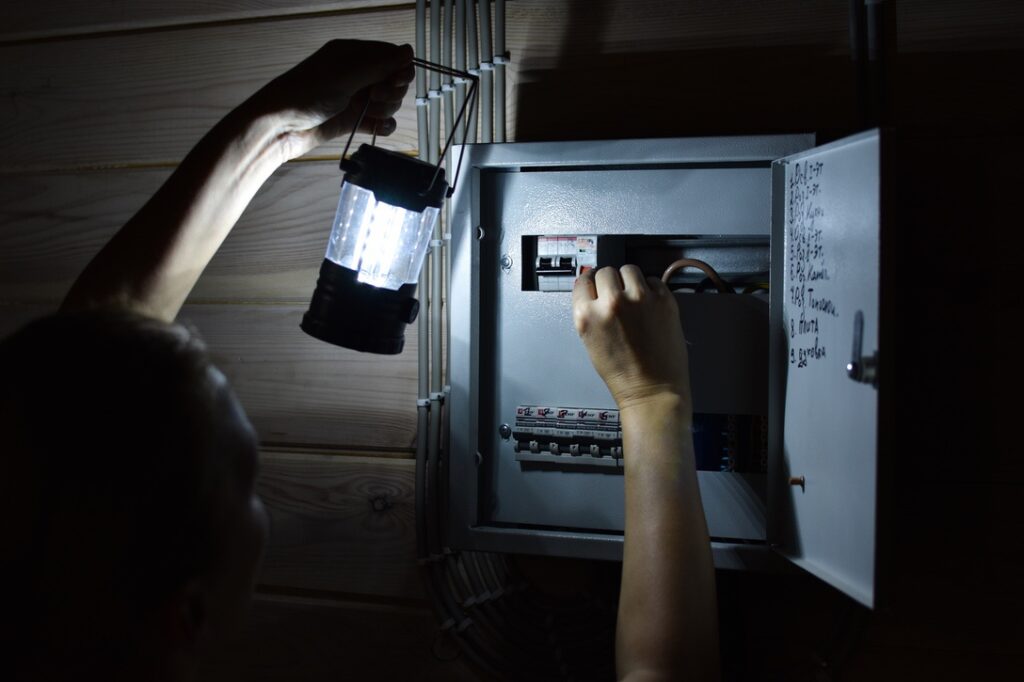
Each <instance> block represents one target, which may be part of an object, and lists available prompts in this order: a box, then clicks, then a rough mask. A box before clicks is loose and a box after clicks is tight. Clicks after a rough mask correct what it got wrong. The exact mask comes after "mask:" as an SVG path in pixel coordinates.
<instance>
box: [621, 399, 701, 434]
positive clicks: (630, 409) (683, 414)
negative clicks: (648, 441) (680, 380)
mask: <svg viewBox="0 0 1024 682" xmlns="http://www.w3.org/2000/svg"><path fill="white" fill-rule="evenodd" d="M619 420H620V421H621V422H622V423H623V424H627V423H629V424H631V425H632V424H639V425H645V424H647V423H650V422H652V421H653V422H656V423H658V424H664V423H666V421H668V422H670V423H677V424H679V425H680V426H682V427H684V428H687V429H689V428H690V426H691V425H692V423H693V409H692V406H691V405H690V401H689V400H688V399H687V398H685V397H683V396H682V395H679V394H678V393H674V392H671V391H665V392H661V393H656V394H653V395H650V396H645V397H643V398H634V399H630V400H622V401H620V402H619Z"/></svg>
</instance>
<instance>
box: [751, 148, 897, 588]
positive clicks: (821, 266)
mask: <svg viewBox="0 0 1024 682" xmlns="http://www.w3.org/2000/svg"><path fill="white" fill-rule="evenodd" d="M879 160H880V157H879V134H878V133H877V131H876V132H869V133H864V134H861V135H857V136H854V137H851V138H846V139H844V140H840V141H838V142H835V143H832V144H829V145H826V146H823V147H818V148H815V149H812V150H809V151H807V152H804V153H801V154H797V155H794V156H790V157H787V158H785V159H782V160H780V161H777V162H776V172H775V183H776V184H775V186H774V187H773V192H774V193H776V202H775V215H774V216H773V217H774V220H773V223H774V226H773V231H774V233H773V240H777V239H779V238H780V236H781V238H782V239H783V244H782V250H781V256H782V257H783V258H784V262H783V263H778V262H777V261H776V262H773V265H772V267H773V269H775V268H776V267H777V263H778V265H782V266H783V272H782V277H781V282H780V281H779V278H776V279H775V284H776V287H775V289H776V290H775V291H773V305H776V306H778V307H777V308H776V310H781V316H779V315H773V318H774V323H775V324H779V321H780V320H781V325H782V330H783V331H782V333H779V330H778V329H777V328H776V330H775V333H773V343H774V345H775V349H774V352H773V358H774V361H775V362H776V365H775V367H774V368H773V369H774V371H773V382H778V381H782V382H783V384H782V385H784V395H785V400H784V408H783V409H784V416H783V421H784V426H783V431H782V439H781V444H780V443H779V441H778V440H776V441H775V442H776V444H777V445H779V446H781V452H775V453H774V455H775V456H774V458H773V462H774V466H775V467H776V468H775V469H774V471H773V472H772V476H771V480H772V490H771V499H770V505H771V507H770V512H769V514H770V519H769V534H770V535H769V540H770V541H771V542H773V543H776V544H777V549H778V550H779V551H780V552H781V553H782V554H784V555H785V556H786V557H788V558H789V559H791V560H792V561H793V562H794V563H796V564H798V565H799V566H801V567H803V568H805V569H806V570H808V571H810V572H811V573H814V574H815V575H817V576H819V577H821V578H822V579H824V580H826V581H827V582H829V583H830V584H832V585H833V586H835V587H836V588H838V589H840V590H842V591H843V592H846V593H847V594H849V595H850V596H851V597H853V598H855V599H857V600H858V601H860V602H861V603H863V604H865V605H867V606H872V605H873V603H874V588H875V537H876V533H875V530H876V523H877V521H876V493H877V469H878V467H877V463H878V462H877V421H878V390H877V389H876V388H875V387H874V386H872V385H871V384H870V383H861V382H858V381H854V380H853V379H851V378H849V377H848V376H847V363H849V362H850V360H851V354H852V349H853V344H854V329H855V324H854V320H855V317H856V315H857V313H858V311H859V312H861V313H862V315H863V320H864V324H863V337H862V355H863V356H871V355H873V354H874V353H875V352H876V351H877V350H878V310H879V201H880V195H879V175H880V173H879ZM780 185H781V186H780ZM779 192H782V193H784V194H783V196H781V197H779V196H778V193H779ZM775 256H776V257H779V256H780V251H779V250H778V249H776V251H775ZM779 284H781V286H778V285H779ZM780 344H781V347H780ZM881 379H882V380H883V381H884V379H885V377H881ZM776 386H777V391H778V392H777V393H776V396H778V395H780V394H781V393H782V390H783V389H782V388H781V387H779V385H778V384H776ZM791 477H795V478H799V477H803V481H804V485H803V486H802V487H801V486H800V485H793V483H792V482H791V481H790V478H791Z"/></svg>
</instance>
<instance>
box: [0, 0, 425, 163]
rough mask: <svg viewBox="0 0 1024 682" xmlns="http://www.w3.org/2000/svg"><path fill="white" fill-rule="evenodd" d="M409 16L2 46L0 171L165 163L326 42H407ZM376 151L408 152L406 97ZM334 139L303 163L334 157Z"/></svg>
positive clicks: (411, 116)
mask: <svg viewBox="0 0 1024 682" xmlns="http://www.w3.org/2000/svg"><path fill="white" fill-rule="evenodd" d="M413 14H414V13H413V11H412V10H408V9H397V10H391V11H387V12H369V13H356V14H344V15H329V16H324V17H317V18H315V19H282V20H279V21H273V22H259V23H251V24H250V23H247V24H239V25H230V26H209V27H201V28H193V29H182V30H175V31H157V32H152V33H143V34H123V35H113V36H103V37H98V38H90V39H81V40H78V39H76V40H67V41H59V42H55V43H50V42H46V43H38V44H21V45H9V46H6V47H0V64H3V72H2V76H0V91H2V93H3V97H2V98H0V149H3V150H4V154H3V161H2V167H3V168H4V169H6V170H8V171H9V170H11V169H26V168H39V167H42V168H67V167H79V166H95V165H110V164H126V163H141V162H174V161H177V160H179V159H181V158H182V157H183V156H184V154H185V153H186V152H187V151H188V150H189V148H191V147H192V146H193V145H194V144H195V143H196V142H197V141H198V140H199V138H200V137H201V136H202V135H203V134H204V133H205V132H206V131H207V130H208V129H209V128H211V127H212V126H213V124H214V123H215V122H216V121H217V120H218V119H220V118H221V117H222V116H223V115H224V114H226V113H227V112H228V111H229V110H230V109H232V108H233V107H235V106H236V105H238V104H239V103H241V102H242V101H243V100H245V98H246V97H248V96H249V95H251V94H252V93H253V92H255V91H256V90H257V89H259V88H260V87H261V86H262V85H264V84H265V83H267V82H268V81H269V80H271V79H272V78H274V77H275V76H277V75H279V74H281V73H283V72H284V71H286V70H287V69H289V68H290V67H292V66H294V65H295V64H297V63H298V62H299V61H301V60H302V59H304V58H305V57H307V56H309V55H310V54H312V53H313V52H314V51H315V50H316V49H318V48H319V47H320V46H321V45H323V44H324V43H325V42H327V41H328V40H330V39H333V38H362V39H369V38H372V39H376V40H383V41H388V42H393V43H411V42H413V41H414V25H413V23H414V22H413ZM396 117H397V119H398V122H399V128H398V131H397V132H396V133H395V134H394V135H393V136H392V137H390V138H387V139H385V138H381V144H382V146H388V147H391V148H396V149H403V150H411V149H415V148H416V116H415V104H414V101H413V98H412V97H409V98H407V100H406V103H405V106H404V107H403V108H402V110H401V111H400V112H399V113H398V114H397V116H396ZM341 145H342V141H337V142H335V143H333V144H330V145H325V146H323V147H321V148H320V149H317V150H314V152H313V154H314V155H316V154H331V155H334V156H337V155H338V154H339V153H340V150H341Z"/></svg>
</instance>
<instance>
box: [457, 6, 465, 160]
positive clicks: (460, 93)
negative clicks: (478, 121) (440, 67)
mask: <svg viewBox="0 0 1024 682" xmlns="http://www.w3.org/2000/svg"><path fill="white" fill-rule="evenodd" d="M455 68H456V69H457V70H458V71H465V70H466V0H455ZM465 101H466V79H465V78H463V77H461V76H458V77H456V78H455V109H456V110H457V111H458V110H461V109H462V103H463V102H465ZM465 128H466V124H465V122H463V124H462V125H461V126H459V127H458V128H456V130H455V144H462V143H463V142H464V141H465V139H466V133H465Z"/></svg>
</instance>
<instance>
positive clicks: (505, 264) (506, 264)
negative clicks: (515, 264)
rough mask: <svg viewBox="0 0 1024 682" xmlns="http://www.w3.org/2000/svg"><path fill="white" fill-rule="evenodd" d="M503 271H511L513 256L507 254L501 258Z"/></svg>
mask: <svg viewBox="0 0 1024 682" xmlns="http://www.w3.org/2000/svg"><path fill="white" fill-rule="evenodd" d="M501 269H502V270H511V269H512V256H510V255H508V254H507V253H506V254H504V255H503V256H502V257H501Z"/></svg>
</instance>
